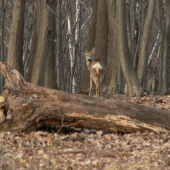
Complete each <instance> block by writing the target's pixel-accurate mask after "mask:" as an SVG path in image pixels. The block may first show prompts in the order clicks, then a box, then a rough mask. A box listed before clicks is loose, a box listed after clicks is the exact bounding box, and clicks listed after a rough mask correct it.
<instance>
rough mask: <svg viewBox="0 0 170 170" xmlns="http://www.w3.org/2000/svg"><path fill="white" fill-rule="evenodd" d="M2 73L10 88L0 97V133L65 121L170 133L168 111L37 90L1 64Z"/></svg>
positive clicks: (13, 70) (82, 125) (88, 125)
mask: <svg viewBox="0 0 170 170" xmlns="http://www.w3.org/2000/svg"><path fill="white" fill-rule="evenodd" d="M0 71H1V72H2V73H3V75H4V76H5V77H6V78H7V79H8V81H9V84H10V85H9V86H8V87H6V88H5V91H4V94H3V96H1V97H0V99H1V102H0V109H1V111H0V121H1V122H0V131H26V132H31V131H33V130H37V129H38V128H39V127H42V126H48V125H52V126H56V125H60V124H61V122H62V121H63V122H64V124H65V125H66V124H67V125H71V126H74V127H84V128H90V129H103V130H108V131H109V132H114V133H116V132H123V133H130V132H136V131H145V130H149V131H155V132H161V131H169V130H170V121H169V120H170V112H168V111H163V110H159V109H154V108H149V107H145V106H142V105H136V104H132V103H127V102H120V101H116V100H111V99H103V98H94V97H90V96H84V95H79V94H71V93H67V92H63V91H58V90H51V89H47V88H42V87H38V86H36V85H33V84H31V83H27V82H25V81H24V79H23V77H22V76H21V75H20V73H19V72H18V71H16V70H15V69H13V68H11V67H10V66H6V65H5V64H3V63H2V62H1V61H0Z"/></svg>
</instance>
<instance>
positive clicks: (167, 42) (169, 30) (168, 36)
mask: <svg viewBox="0 0 170 170" xmlns="http://www.w3.org/2000/svg"><path fill="white" fill-rule="evenodd" d="M164 36H165V37H164V42H163V46H164V48H163V61H162V64H163V69H162V90H161V91H162V93H165V92H166V91H168V63H169V51H170V50H169V48H170V1H168V0H167V13H166V29H165V35H164Z"/></svg>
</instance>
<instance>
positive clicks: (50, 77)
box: [44, 2, 58, 89]
mask: <svg viewBox="0 0 170 170" xmlns="http://www.w3.org/2000/svg"><path fill="white" fill-rule="evenodd" d="M51 10H53V11H54V12H55V11H56V2H54V3H53V5H51ZM51 15H52V16H51V22H52V26H51V28H52V29H51V32H50V44H49V53H48V60H47V66H46V72H45V85H44V87H46V88H49V89H58V87H57V83H56V74H55V73H56V72H55V39H56V36H55V33H56V22H55V21H56V15H55V14H54V13H52V14H51Z"/></svg>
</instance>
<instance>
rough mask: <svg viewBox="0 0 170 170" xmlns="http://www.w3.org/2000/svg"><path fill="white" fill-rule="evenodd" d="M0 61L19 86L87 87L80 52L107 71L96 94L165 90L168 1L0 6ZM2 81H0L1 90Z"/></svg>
mask: <svg viewBox="0 0 170 170" xmlns="http://www.w3.org/2000/svg"><path fill="white" fill-rule="evenodd" d="M0 7H1V12H0V21H1V28H0V38H1V40H0V45H1V48H0V59H1V61H3V62H6V63H7V64H9V65H11V66H12V67H14V68H15V69H17V70H18V71H19V72H20V73H21V74H22V75H23V76H24V78H25V80H26V81H28V82H31V83H33V84H36V85H39V86H44V87H47V88H52V89H60V90H63V91H68V92H72V93H76V92H78V91H80V90H81V91H86V90H88V89H89V71H88V70H87V66H86V63H85V56H84V49H87V50H88V51H90V50H92V48H93V47H95V48H96V55H95V57H97V58H99V59H101V60H102V61H103V62H104V63H105V64H106V66H107V74H106V76H105V81H104V84H103V89H102V91H103V93H108V94H117V93H119V94H127V95H129V96H141V94H142V92H144V91H146V92H147V93H148V94H163V93H164V92H166V91H168V89H169V44H170V43H169V41H170V39H169V37H170V1H168V0H156V1H155V0H126V1H125V0H106V1H105V0H93V1H92V0H57V1H56V0H1V1H0ZM4 85H5V80H4V78H3V77H2V76H1V92H2V90H3V87H4Z"/></svg>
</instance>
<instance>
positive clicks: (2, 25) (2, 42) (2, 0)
mask: <svg viewBox="0 0 170 170" xmlns="http://www.w3.org/2000/svg"><path fill="white" fill-rule="evenodd" d="M4 17H5V9H4V0H1V61H3V62H5V55H4ZM0 81H1V83H0V85H1V88H0V93H2V91H3V88H4V78H3V76H2V75H0Z"/></svg>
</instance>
